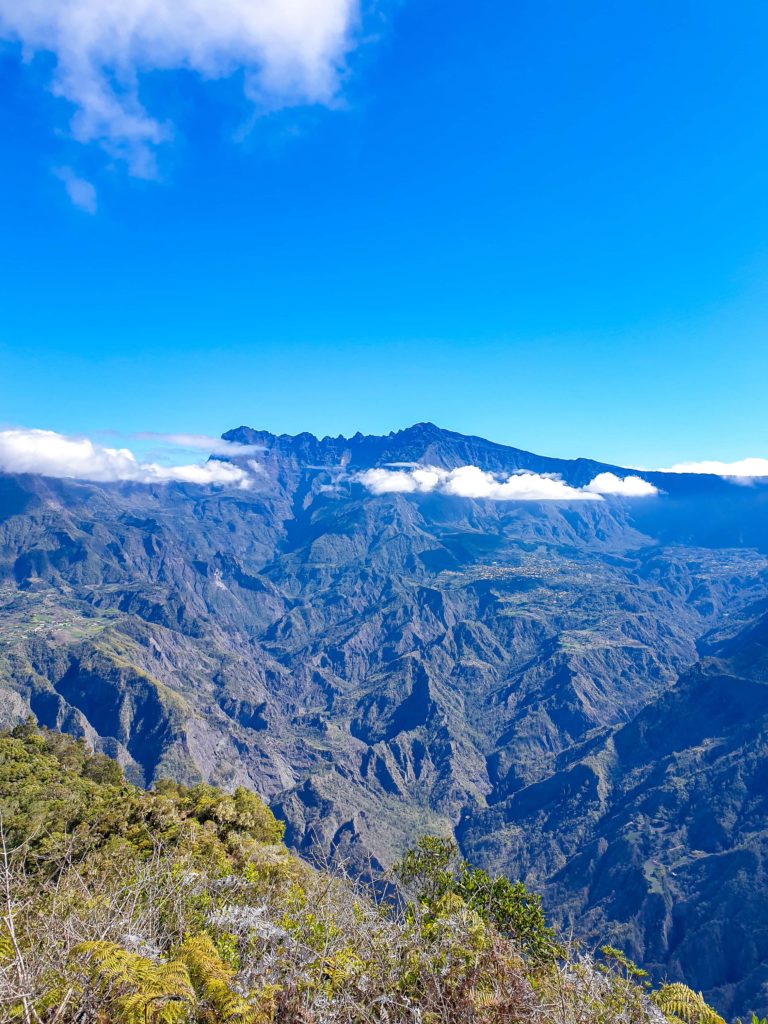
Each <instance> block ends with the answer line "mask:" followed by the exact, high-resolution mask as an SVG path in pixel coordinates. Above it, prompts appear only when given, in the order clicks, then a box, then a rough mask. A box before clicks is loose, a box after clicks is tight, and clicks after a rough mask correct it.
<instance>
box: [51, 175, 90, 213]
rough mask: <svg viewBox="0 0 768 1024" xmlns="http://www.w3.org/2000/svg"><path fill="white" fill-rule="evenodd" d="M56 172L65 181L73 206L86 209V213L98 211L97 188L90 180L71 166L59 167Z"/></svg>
mask: <svg viewBox="0 0 768 1024" xmlns="http://www.w3.org/2000/svg"><path fill="white" fill-rule="evenodd" d="M54 174H55V175H56V177H57V178H58V179H59V180H60V181H62V182H63V183H64V188H65V189H66V190H67V195H68V196H69V200H70V202H71V203H72V205H73V206H77V207H79V208H80V209H81V210H85V212H86V213H96V209H97V207H98V199H97V196H96V189H95V187H94V186H93V185H92V184H91V182H90V181H86V180H85V178H81V177H80V176H79V175H77V174H75V172H74V171H73V170H72V168H71V167H57V168H56V170H55V171H54Z"/></svg>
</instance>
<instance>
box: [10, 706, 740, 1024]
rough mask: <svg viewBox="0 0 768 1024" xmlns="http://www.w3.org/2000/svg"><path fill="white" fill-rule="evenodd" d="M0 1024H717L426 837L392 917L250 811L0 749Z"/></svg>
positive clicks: (63, 740) (34, 741)
mask: <svg viewBox="0 0 768 1024" xmlns="http://www.w3.org/2000/svg"><path fill="white" fill-rule="evenodd" d="M0 814H1V815H2V836H1V837H0V838H1V840H2V858H1V859H0V902H1V903H2V923H0V1020H3V1021H6V1020H8V1021H13V1020H19V1021H23V1022H24V1024H75V1022H78V1024H85V1022H94V1024H177V1022H179V1024H181V1022H189V1024H193V1022H196V1024H218V1022H222V1024H223V1022H231V1024H272V1022H275V1024H379V1022H382V1024H443V1022H446V1024H496V1022H498V1024H502V1022H505V1024H512V1022H520V1024H523V1022H531V1024H533V1022H541V1024H614V1022H615V1024H665V1021H671V1022H674V1024H681V1022H683V1024H719V1022H720V1018H718V1017H717V1015H716V1014H715V1013H714V1011H713V1010H711V1009H710V1008H709V1007H707V1006H706V1004H705V1003H704V1001H703V1000H701V999H700V997H698V996H696V995H695V993H692V992H691V991H690V990H689V989H686V988H685V986H679V985H671V986H665V987H663V988H662V989H660V990H659V991H658V992H655V993H650V992H649V988H648V986H647V984H646V983H645V981H644V978H643V972H642V971H639V970H638V969H637V968H636V967H634V965H632V964H631V963H630V962H629V961H628V960H626V958H625V957H623V955H622V954H621V953H620V952H619V951H617V950H611V949H609V948H608V947H606V948H605V950H604V951H603V954H602V955H601V957H600V958H599V959H598V961H595V960H594V959H593V958H592V957H590V956H587V955H585V954H584V953H581V952H579V951H578V949H575V948H573V947H567V946H565V945H564V944H563V943H561V942H560V941H559V940H558V938H557V936H556V935H555V934H554V933H553V931H552V930H551V929H550V928H549V927H548V926H547V924H546V922H545V920H544V916H543V913H542V910H541V906H540V904H539V900H538V898H537V897H535V896H533V895H532V894H530V893H528V892H527V890H526V889H525V888H524V886H522V885H521V884H520V883H513V882H510V881H508V880H507V879H505V878H491V877H490V876H489V875H487V874H486V873H485V872H483V871H480V870H478V869H475V868H472V867H471V866H470V865H468V864H466V863H464V862H461V861H460V860H458V858H457V855H456V849H455V847H454V846H453V844H452V843H450V842H449V841H447V840H444V839H439V838H436V837H426V838H424V839H423V840H421V841H420V842H419V844H418V845H417V846H416V847H415V848H414V849H413V850H411V851H409V852H408V853H407V854H406V855H405V856H404V858H403V860H402V862H401V863H400V864H399V865H398V866H397V868H396V869H395V871H394V874H393V881H394V882H396V884H397V887H398V892H399V893H400V896H399V898H397V899H394V900H388V901H383V900H381V899H379V898H377V897H376V895H375V893H374V892H373V891H372V890H371V891H369V890H367V889H366V888H364V887H362V886H360V885H359V884H354V883H353V882H351V881H350V880H348V879H346V878H345V877H343V876H342V875H341V874H339V873H334V872H321V871H316V870H314V869H311V868H310V867H308V866H307V865H306V864H304V863H303V862H301V861H299V860H298V859H297V858H295V857H294V856H292V855H291V854H290V853H289V852H288V851H287V850H286V848H285V847H284V846H283V845H282V843H281V838H282V825H281V823H280V822H278V821H276V820H275V818H274V816H273V815H272V813H271V812H270V811H269V809H268V808H267V807H266V806H265V805H264V804H263V803H262V802H261V801H260V800H259V799H258V798H257V797H255V796H254V795H253V794H251V793H249V792H247V791H245V790H242V789H240V790H237V791H236V792H235V793H234V794H231V795H228V794H225V793H222V792H220V791H218V790H216V789H214V788H212V787H210V786H204V785H200V786H193V787H190V788H187V787H183V786H178V785H175V784H173V783H162V784H160V785H158V786H157V787H156V788H155V790H154V791H152V792H144V791H142V790H139V789H136V788H135V787H133V786H130V785H128V784H127V783H126V782H125V780H124V778H123V776H122V773H121V772H120V770H119V768H118V767H117V765H116V764H115V763H114V762H112V761H109V760H108V759H107V758H104V757H101V756H99V755H94V754H91V753H90V752H89V751H88V750H87V748H86V746H85V744H84V743H82V742H80V741H75V740H72V739H70V738H68V737H65V736H62V735H60V734H57V733H53V732H48V731H45V730H43V731H42V732H41V731H38V730H37V729H36V728H35V727H34V726H32V725H27V726H22V727H20V728H17V729H15V730H14V731H13V732H12V733H9V734H3V735H0Z"/></svg>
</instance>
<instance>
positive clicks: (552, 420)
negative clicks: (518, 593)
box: [0, 0, 768, 466]
mask: <svg viewBox="0 0 768 1024" xmlns="http://www.w3.org/2000/svg"><path fill="white" fill-rule="evenodd" d="M78 2H80V3H82V4H84V5H86V6H88V5H89V4H90V5H93V4H94V3H95V2H96V0H78ZM98 2H100V3H102V4H104V3H105V0H98ZM110 2H111V0H110ZM238 2H239V0H228V3H229V4H230V5H233V6H236V5H237V3H238ZM240 2H244V0H240ZM296 2H297V4H298V5H299V6H301V3H302V2H304V3H306V4H308V6H309V7H310V8H311V7H312V6H313V5H312V3H311V2H310V0H296ZM33 6H40V9H41V10H42V11H43V12H45V10H46V8H47V9H49V10H54V9H55V8H56V7H57V6H58V0H55V2H52V3H50V4H48V5H45V4H42V5H33ZM107 6H109V4H108V3H107ZM128 6H129V7H130V4H128ZM12 7H13V5H12V4H11V3H10V0H0V35H3V36H4V37H5V42H4V43H3V44H2V46H1V47H0V95H2V101H1V102H0V132H1V133H2V138H3V140H4V153H5V158H4V159H3V161H2V163H1V164H0V190H1V194H2V196H3V202H2V222H1V224H0V424H5V425H6V426H9V425H21V426H26V427H39V428H46V429H52V430H56V431H61V432H64V433H68V434H75V433H84V434H89V435H96V432H98V431H108V430H110V431H115V432H117V434H118V435H123V436H125V437H130V435H132V434H133V433H135V432H140V431H159V432H181V431H184V432H198V433H204V434H212V435H217V434H219V433H221V432H222V431H223V430H226V429H229V428H230V427H233V426H236V425H239V424H240V423H248V424H250V425H253V426H257V427H261V428H266V429H270V430H274V431H276V432H281V431H288V432H296V431H300V430H311V431H313V432H314V433H318V434H325V433H331V434H336V433H354V432H355V431H357V430H362V431H363V432H367V433H378V432H387V431H389V430H391V429H397V428H399V427H402V426H406V425H408V424H409V423H412V422H415V421H418V420H432V421H434V422H436V423H439V424H440V425H443V426H446V427H449V428H453V429H456V430H461V431H465V432H468V433H479V434H482V435H485V436H488V437H491V438H493V439H496V440H500V441H505V442H508V443H511V444H515V445H518V446H520V447H524V448H529V449H532V450H534V451H540V452H542V453H546V454H556V455H562V456H577V455H590V456H593V457H597V458H601V459H604V460H606V461H611V462H616V463H619V464H629V465H635V464H639V465H645V466H665V465H669V464H671V463H673V462H678V461H682V460H684V459H705V458H706V459H723V460H733V459H741V458H744V457H745V456H766V455H768V402H766V400H765V396H766V391H767V390H768V386H767V385H766V381H768V343H767V342H768V338H767V336H766V335H767V330H766V329H767V327H768V254H767V253H766V244H765V242H766V238H768V200H767V199H766V196H767V195H768V191H767V190H766V177H767V174H768V118H766V110H768V71H767V70H766V51H767V50H768V7H766V6H765V5H764V4H761V3H758V2H752V0H745V2H743V3H741V4H738V5H726V4H723V3H722V2H720V0H710V2H707V0H697V2H695V3H694V2H687V3H685V2H673V3H669V0H666V2H655V0H648V2H646V3H643V4H615V3H607V2H595V3H593V4H589V5H585V4H583V3H578V2H576V0H574V2H542V0H535V2H533V0H532V2H518V0H510V2H504V3H502V2H498V0H496V2H487V0H478V2H477V3H475V4H472V5H467V4H463V3H453V2H442V3H437V2H433V0H410V2H409V0H405V2H402V3H399V4H398V3H389V2H387V0H381V2H380V3H379V4H378V5H377V6H376V7H375V8H374V9H370V8H366V9H365V10H364V11H363V12H362V15H361V17H360V20H359V21H358V22H357V23H356V24H355V23H354V22H353V21H350V23H349V24H348V25H347V31H346V35H345V41H344V43H343V44H340V45H339V47H338V51H337V52H334V53H332V54H331V56H330V58H328V61H327V62H326V63H327V66H328V67H331V68H333V67H335V66H337V65H338V64H339V63H340V62H341V61H342V60H343V63H344V67H343V70H342V71H341V72H340V73H335V72H333V71H332V70H331V71H330V72H329V73H328V76H326V78H323V80H322V81H319V80H318V78H317V75H315V77H313V79H312V82H311V83H308V80H307V81H304V80H302V81H301V82H300V83H299V84H296V80H295V79H296V76H295V75H294V76H293V78H291V79H290V81H288V77H289V76H288V74H287V72H284V69H281V68H278V71H277V72H274V71H273V72H271V73H270V75H267V73H266V72H264V73H262V72H261V70H260V69H259V66H258V61H255V62H252V63H251V64H249V65H248V67H249V70H248V71H247V72H246V74H245V75H244V73H243V71H242V69H241V64H242V63H243V57H242V52H241V50H238V46H237V45H236V44H235V43H231V49H232V53H231V54H229V58H231V59H230V60H229V63H227V64H226V67H225V68H224V69H223V70H222V68H223V67H224V66H223V64H222V63H221V61H222V60H223V58H222V57H221V54H220V53H219V55H218V57H217V60H218V61H219V64H218V65H217V67H216V68H215V72H212V71H211V70H210V69H208V71H207V77H206V76H205V75H201V74H199V73H198V71H196V70H195V69H194V68H192V69H190V68H189V67H187V68H186V69H182V70H174V68H173V52H175V51H173V48H172V47H169V46H168V45H166V44H165V43H164V45H165V49H162V50H157V51H153V52H152V53H150V54H149V55H147V54H144V55H143V56H142V58H141V66H137V67H136V68H133V69H129V71H128V72H126V71H125V67H124V65H123V64H120V66H119V67H118V69H117V71H115V70H114V69H112V68H108V72H109V75H108V80H109V81H111V80H112V77H114V78H115V79H116V80H119V78H120V75H123V74H128V76H129V78H127V79H126V81H128V80H129V79H130V76H131V74H132V72H133V71H136V76H135V81H136V82H137V83H138V84H137V89H138V92H137V93H136V96H135V99H136V102H137V103H138V104H139V108H137V109H141V110H142V111H143V112H144V114H145V115H146V117H145V124H149V123H150V121H151V122H152V124H155V125H160V126H161V127H162V133H161V134H162V135H163V138H162V140H158V141H157V142H147V141H146V140H144V141H142V142H141V144H140V145H139V144H137V143H136V142H135V139H134V141H130V140H128V141H126V139H127V130H126V131H124V125H122V124H119V125H116V123H115V121H114V119H113V120H112V121H111V122H109V123H106V126H105V122H99V124H98V125H97V126H96V128H93V127H92V125H91V127H89V126H88V125H86V127H83V120H82V117H81V120H80V122H77V121H76V122H75V125H74V127H73V125H72V117H73V113H76V112H77V110H78V102H79V101H78V96H77V94H76V93H72V91H71V90H70V95H71V96H74V100H73V101H71V102H70V101H68V100H67V99H66V98H62V97H61V96H56V95H54V91H55V90H56V89H58V91H59V92H62V88H61V86H60V85H59V86H57V85H56V81H57V80H56V74H57V72H56V59H57V58H56V56H54V55H53V54H52V53H51V52H50V51H49V52H46V48H47V47H48V46H49V42H48V40H49V39H50V38H51V37H50V36H49V35H46V31H47V26H46V25H41V24H39V23H35V24H30V23H24V24H21V25H20V24H19V23H18V18H17V22H16V23H14V22H13V18H14V15H13V12H12ZM337 7H338V10H339V11H342V10H344V11H346V10H347V0H337ZM9 12H11V13H9ZM347 13H351V15H354V10H351V11H347ZM45 16H46V15H45V13H43V14H40V16H39V17H40V18H41V19H44V18H45ZM298 31H300V32H301V31H303V28H302V29H300V30H298ZM35 33H37V34H35ZM19 36H21V37H22V39H24V41H25V42H26V43H27V56H28V58H29V54H30V53H32V54H35V56H34V57H33V58H32V59H27V60H26V61H22V59H21V45H20V43H19ZM166 43H167V41H166ZM62 45H63V44H62ZM68 45H69V46H70V49H69V50H68V51H66V52H64V51H63V50H62V51H61V52H58V59H59V64H61V61H62V59H63V58H62V53H64V57H67V59H69V60H70V61H72V60H74V59H75V57H76V56H77V55H75V56H74V57H73V54H72V47H73V46H75V45H77V41H76V40H75V42H74V43H73V42H72V41H70V43H69V44H68ZM217 45H218V44H217ZM227 45H230V43H228V42H227V41H226V40H225V41H224V43H223V44H221V46H223V47H226V46H227ZM297 45H298V44H297ZM171 51H173V52H171ZM169 52H171V56H170V57H169V56H168V53H169ZM266 52H268V51H266ZM158 54H159V55H158ZM225 56H227V55H226V54H225ZM120 59H121V60H123V61H124V60H125V59H126V57H125V54H124V53H123V54H121V55H120ZM249 59H250V58H249ZM153 60H154V62H155V63H154V66H153V63H152V62H153ZM178 63H181V61H180V62H178ZM321 63H322V62H321ZM78 66H79V65H78ZM323 67H325V65H323ZM321 70H322V69H321ZM326 70H327V68H326ZM315 71H316V68H314V66H313V74H314V72H315ZM278 72H279V74H278ZM292 74H293V73H292ZM329 76H330V77H329ZM130 80H131V81H132V79H130ZM73 88H74V87H73ZM126 88H127V87H126V86H125V85H124V83H120V82H119V88H118V90H117V95H118V96H121V95H123V94H124V90H125V89H126ZM131 88H132V86H131ZM121 90H122V92H121ZM126 102H127V101H126ZM81 107H82V104H81ZM91 113H92V112H91ZM123 113H124V111H123ZM143 127H144V126H143ZM143 127H142V130H143ZM121 131H123V135H122V136H121V134H120V132H121ZM150 165H154V166H150ZM68 188H69V191H70V192H71V193H72V197H74V200H75V202H73V201H72V200H71V197H70V195H68ZM78 204H79V205H78ZM100 436H101V435H100ZM103 436H110V435H103Z"/></svg>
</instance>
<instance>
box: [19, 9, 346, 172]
mask: <svg viewBox="0 0 768 1024" xmlns="http://www.w3.org/2000/svg"><path fill="white" fill-rule="evenodd" d="M357 19H358V0H0V36H2V37H4V38H6V39H14V40H18V41H20V42H21V44H22V46H23V53H24V55H25V57H26V58H27V59H30V58H31V57H32V56H35V55H38V54H49V55H53V57H54V58H55V70H54V73H53V82H52V86H53V91H54V93H55V94H56V95H58V96H60V97H62V98H64V99H65V100H68V101H69V102H70V103H71V104H73V105H74V107H75V114H74V117H73V119H72V132H73V134H74V136H75V138H76V139H78V140H79V141H80V142H99V143H101V144H102V145H103V146H104V147H105V148H106V149H107V150H108V151H109V152H110V153H111V154H112V155H114V156H117V157H121V158H123V159H125V160H126V161H127V162H128V164H129V167H130V170H131V171H132V173H134V174H136V175H138V176H142V177H151V176H152V175H153V174H154V149H155V147H156V146H157V145H159V144H160V143H161V142H163V141H165V140H167V139H168V138H169V137H170V136H171V135H172V129H171V127H170V126H169V125H167V124H165V123H162V122H161V121H160V120H158V119H156V118H155V117H154V116H152V114H151V113H149V112H148V111H147V110H146V109H145V107H144V106H143V104H142V101H141V99H140V85H141V77H142V75H143V74H145V73H148V72H152V71H162V70H180V69H183V70H189V71H193V72H196V73H197V74H198V75H200V76H201V77H202V78H206V79H212V78H224V77H228V76H230V75H233V74H234V73H235V72H239V71H242V73H243V87H244V92H245V94H246V95H247V96H248V97H249V98H251V99H253V100H255V101H256V102H258V104H259V106H260V107H261V108H266V109H277V108H279V107H283V106H288V105H295V104H302V103H325V104H328V103H331V102H332V101H333V99H334V96H335V94H336V92H337V89H338V83H339V76H340V73H341V71H342V68H343V63H344V59H345V56H346V54H347V52H348V51H349V49H350V48H351V45H352V35H353V32H354V29H355V27H356V24H357Z"/></svg>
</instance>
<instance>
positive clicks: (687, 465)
mask: <svg viewBox="0 0 768 1024" xmlns="http://www.w3.org/2000/svg"><path fill="white" fill-rule="evenodd" d="M660 472H662V473H708V474H710V475H712V476H726V477H737V478H738V479H740V480H748V479H754V478H755V477H762V476H766V477H768V459H740V460H739V461H738V462H715V461H704V462H678V463H676V464H675V465H674V466H670V467H669V468H668V469H663V470H660Z"/></svg>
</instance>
